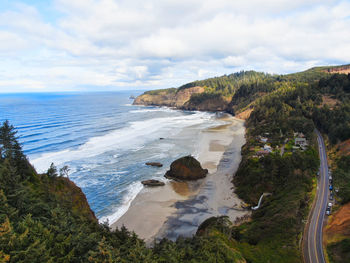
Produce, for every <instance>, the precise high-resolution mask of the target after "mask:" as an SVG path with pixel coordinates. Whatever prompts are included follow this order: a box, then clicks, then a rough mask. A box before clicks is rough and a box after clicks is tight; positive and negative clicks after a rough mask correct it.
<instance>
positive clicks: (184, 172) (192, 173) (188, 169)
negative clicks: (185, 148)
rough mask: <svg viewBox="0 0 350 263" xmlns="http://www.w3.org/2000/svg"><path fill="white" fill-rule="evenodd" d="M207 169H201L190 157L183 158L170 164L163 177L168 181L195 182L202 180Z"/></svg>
mask: <svg viewBox="0 0 350 263" xmlns="http://www.w3.org/2000/svg"><path fill="white" fill-rule="evenodd" d="M207 173H208V169H203V168H202V166H201V164H200V163H199V162H198V161H197V160H196V159H195V158H194V157H192V156H190V155H189V156H185V157H181V158H180V159H177V160H176V161H174V162H172V164H171V165H170V170H169V171H167V172H166V174H165V175H164V176H165V178H168V179H177V180H197V179H201V178H204V177H205V176H206V175H207Z"/></svg>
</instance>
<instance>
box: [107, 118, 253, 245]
mask: <svg viewBox="0 0 350 263" xmlns="http://www.w3.org/2000/svg"><path fill="white" fill-rule="evenodd" d="M222 120H224V121H226V123H227V124H224V125H220V126H216V127H213V128H209V129H207V130H204V131H203V132H202V133H201V136H200V140H199V141H200V144H199V145H198V150H197V154H194V156H195V157H196V158H197V159H198V160H199V161H200V163H201V164H202V167H203V168H207V169H208V170H209V174H208V176H207V177H206V178H205V179H202V180H198V181H195V182H175V181H171V180H168V181H166V184H165V186H163V187H155V188H150V187H144V188H143V189H142V190H141V192H140V193H139V194H138V195H137V196H136V198H135V199H134V200H133V201H132V203H131V205H130V207H129V209H128V211H127V212H126V213H125V214H124V215H123V216H121V217H120V218H119V219H118V220H117V221H116V222H113V223H112V224H111V229H115V228H117V227H118V228H120V227H121V226H123V225H124V226H125V227H126V228H128V229H129V230H131V231H134V232H135V233H136V234H137V235H138V236H139V237H140V238H142V239H144V240H145V241H146V242H147V243H150V242H152V241H153V240H154V239H155V238H156V239H159V238H162V237H167V238H170V239H174V238H176V237H177V236H180V235H184V234H186V236H188V235H193V234H194V233H195V231H196V229H197V227H198V225H199V224H200V223H202V222H203V221H204V220H205V219H206V218H208V217H211V216H217V215H228V216H229V217H230V219H231V221H234V220H235V218H237V217H240V216H242V215H243V214H245V213H246V212H243V211H240V210H239V207H240V204H241V200H240V199H238V197H236V195H235V194H234V193H233V189H232V187H233V185H232V183H231V180H232V176H233V174H234V173H235V172H236V170H237V168H238V165H239V163H240V160H241V147H242V145H243V144H244V143H245V137H244V135H245V129H244V121H243V120H240V119H237V118H234V117H232V116H229V115H225V116H224V117H223V118H222ZM182 206H185V208H183V207H182ZM199 208H200V209H201V210H202V211H201V212H200V213H198V214H197V213H195V214H193V212H192V213H191V211H193V209H199ZM184 218H186V219H185V220H184ZM189 221H191V222H189ZM189 223H190V225H191V226H192V227H188V226H187V227H184V225H188V224H189ZM189 228H191V230H190V231H189ZM169 230H171V231H169ZM184 231H185V233H184Z"/></svg>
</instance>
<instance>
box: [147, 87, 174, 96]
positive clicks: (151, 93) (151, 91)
mask: <svg viewBox="0 0 350 263" xmlns="http://www.w3.org/2000/svg"><path fill="white" fill-rule="evenodd" d="M176 92H177V89H176V88H170V89H157V90H150V91H146V92H145V93H144V94H148V95H160V94H162V93H167V94H170V93H176Z"/></svg>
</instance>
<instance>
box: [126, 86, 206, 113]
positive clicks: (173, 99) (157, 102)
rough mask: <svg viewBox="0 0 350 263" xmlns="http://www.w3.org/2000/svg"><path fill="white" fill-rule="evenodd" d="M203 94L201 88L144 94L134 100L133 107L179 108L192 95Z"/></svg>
mask: <svg viewBox="0 0 350 263" xmlns="http://www.w3.org/2000/svg"><path fill="white" fill-rule="evenodd" d="M203 92H204V88H203V87H199V86H197V87H192V88H188V89H183V90H179V91H177V92H174V91H173V90H162V91H159V92H156V93H152V92H145V93H144V94H142V95H140V96H138V97H137V98H136V99H135V100H134V103H133V104H134V105H145V106H151V105H154V106H168V107H177V108H181V107H182V106H183V105H184V104H185V103H186V102H188V101H189V100H190V98H191V96H192V94H200V93H203Z"/></svg>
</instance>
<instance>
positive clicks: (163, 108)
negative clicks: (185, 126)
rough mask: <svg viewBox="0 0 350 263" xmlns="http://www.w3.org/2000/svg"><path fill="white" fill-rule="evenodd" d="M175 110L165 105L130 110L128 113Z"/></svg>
mask: <svg viewBox="0 0 350 263" xmlns="http://www.w3.org/2000/svg"><path fill="white" fill-rule="evenodd" d="M175 111H177V110H174V109H171V108H167V107H159V108H152V109H150V108H144V109H140V110H132V111H129V113H147V112H175Z"/></svg>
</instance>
